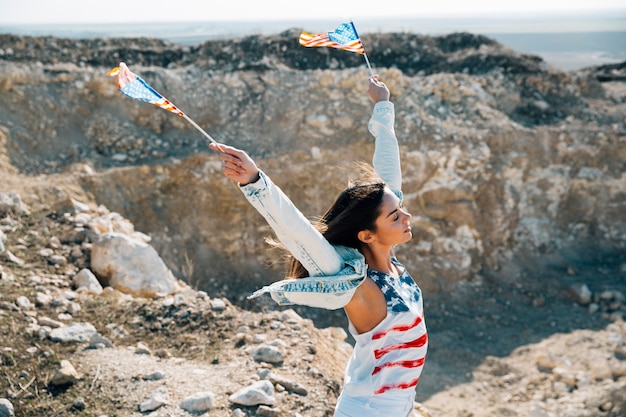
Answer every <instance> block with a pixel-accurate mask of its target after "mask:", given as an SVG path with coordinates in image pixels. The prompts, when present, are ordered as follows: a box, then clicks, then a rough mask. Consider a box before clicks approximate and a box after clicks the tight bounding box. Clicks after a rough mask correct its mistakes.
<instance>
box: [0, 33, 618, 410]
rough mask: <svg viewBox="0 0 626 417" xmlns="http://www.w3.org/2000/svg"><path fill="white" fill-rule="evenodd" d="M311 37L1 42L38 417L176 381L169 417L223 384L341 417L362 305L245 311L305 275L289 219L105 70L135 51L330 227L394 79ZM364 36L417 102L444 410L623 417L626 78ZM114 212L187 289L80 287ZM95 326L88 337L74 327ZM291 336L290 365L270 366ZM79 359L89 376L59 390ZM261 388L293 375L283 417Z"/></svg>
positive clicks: (23, 390)
mask: <svg viewBox="0 0 626 417" xmlns="http://www.w3.org/2000/svg"><path fill="white" fill-rule="evenodd" d="M297 33H298V31H296V30H294V31H289V32H285V33H282V34H280V35H276V36H271V37H254V36H253V37H246V38H242V39H237V40H230V41H217V42H207V43H205V44H202V45H199V46H196V47H179V46H177V45H174V44H168V43H165V42H161V41H155V40H149V39H96V40H80V41H76V40H66V39H56V38H28V37H20V36H12V35H0V66H1V70H0V74H1V75H0V92H2V94H0V102H1V106H0V125H1V126H0V175H1V176H2V181H0V193H3V194H2V195H3V199H6V201H8V203H6V207H8V208H5V209H3V211H2V222H1V230H2V232H3V233H2V234H0V241H1V242H2V247H1V248H0V249H1V250H2V258H1V260H0V266H2V269H1V270H0V271H1V272H2V280H1V281H0V284H1V285H2V288H3V290H2V292H1V295H0V297H1V300H2V307H1V310H0V313H1V314H2V315H1V317H2V318H3V320H2V328H1V332H2V333H1V335H2V336H1V337H2V341H1V343H0V345H1V347H2V349H3V350H2V352H3V353H2V354H3V356H2V362H1V363H0V390H1V391H0V398H3V397H4V398H5V399H6V401H10V402H11V403H12V404H14V405H15V408H16V410H15V414H16V415H33V416H34V415H70V414H72V415H73V414H75V413H78V412H82V413H87V414H86V415H110V416H112V415H131V413H140V411H137V410H139V409H140V405H141V404H143V402H145V401H148V399H149V398H150V396H151V395H152V394H154V393H155V392H157V388H158V386H160V385H163V386H165V387H166V391H167V395H165V394H163V390H160V391H159V392H158V393H157V394H155V397H157V398H156V399H154V401H156V402H158V401H160V400H163V399H164V398H165V397H167V398H169V399H167V400H166V401H165V402H166V403H167V405H160V406H159V407H157V408H156V409H157V411H156V413H158V414H156V415H178V414H176V413H186V412H187V411H184V409H183V408H181V407H180V403H181V402H182V401H183V400H185V399H186V398H187V397H188V396H190V395H193V394H197V393H201V392H204V389H198V390H196V389H195V388H196V387H198V386H202V381H210V384H208V385H210V387H207V391H211V392H212V395H213V397H214V398H213V400H210V399H206V398H205V400H206V401H207V402H211V401H212V402H213V405H212V408H211V410H212V411H210V414H211V415H224V416H227V415H244V414H245V415H251V416H252V415H297V414H296V413H298V414H299V415H303V416H309V415H310V416H317V415H320V416H322V415H329V414H328V413H329V410H330V409H332V404H333V403H334V398H335V397H336V395H337V392H338V389H339V386H340V384H341V372H340V370H341V369H342V368H343V364H344V363H345V358H346V357H347V355H348V354H349V343H346V340H344V339H345V333H344V332H343V331H342V330H341V327H345V318H344V317H343V315H342V312H341V311H338V312H324V311H318V310H313V311H311V310H309V309H303V308H294V311H289V312H286V311H285V309H276V307H275V306H273V305H272V304H271V303H269V302H268V300H266V299H264V300H256V301H254V302H251V301H248V300H246V299H245V296H246V295H247V294H249V292H250V291H252V290H253V289H255V288H257V287H258V286H259V285H261V284H263V283H267V282H270V281H272V280H275V279H276V278H277V277H279V276H280V273H281V266H280V265H278V264H277V263H276V262H275V261H274V260H273V259H272V258H271V256H272V254H271V253H268V251H267V247H266V245H265V243H264V238H265V237H266V236H269V235H270V231H269V229H268V228H267V226H266V225H265V224H264V223H263V222H262V221H261V218H260V217H259V216H258V215H257V214H256V213H255V212H254V211H253V210H252V209H251V208H250V207H249V206H247V204H246V203H245V201H243V199H242V198H241V195H240V193H239V191H238V190H236V188H235V187H233V185H232V184H231V183H229V182H228V181H226V180H225V179H223V178H222V176H221V174H220V172H219V163H218V161H217V158H216V156H215V155H212V154H211V153H210V152H209V151H208V149H207V146H206V145H207V144H206V141H205V140H204V139H203V137H202V136H201V135H199V133H198V132H197V131H196V130H195V129H194V128H193V127H191V126H190V125H189V124H187V122H185V121H184V120H183V119H182V118H178V117H176V116H174V115H173V114H171V113H167V112H165V111H163V110H160V109H157V108H155V107H153V106H150V105H148V104H145V103H139V102H135V101H133V100H130V99H128V98H126V97H124V96H122V95H121V94H120V93H119V92H117V90H116V83H115V80H114V79H110V78H107V77H106V76H105V75H104V74H105V73H106V71H107V70H109V69H110V68H112V67H114V66H116V65H117V64H118V62H119V61H124V62H126V63H127V64H128V65H129V66H130V68H131V70H133V71H134V72H136V73H138V74H140V75H141V76H142V77H143V78H145V79H146V80H147V81H148V82H149V83H150V84H151V85H152V86H153V87H155V88H156V89H157V90H158V91H160V92H161V93H163V94H164V95H165V96H167V97H168V98H169V99H171V100H172V101H173V102H174V103H175V104H176V105H177V106H178V107H180V108H181V109H182V110H183V111H185V112H186V113H187V114H188V115H189V116H190V117H191V118H193V119H194V120H195V121H196V122H197V123H198V124H199V125H201V126H202V127H203V128H204V129H205V130H207V131H208V132H209V133H211V135H212V136H214V137H215V138H216V139H218V140H220V141H224V142H225V143H228V144H233V145H235V146H239V147H243V148H245V149H246V150H248V152H249V153H250V154H252V155H253V156H254V157H255V158H256V160H257V162H258V163H259V165H260V166H261V167H262V168H263V169H264V170H265V171H266V172H267V173H268V174H269V175H270V176H272V177H273V178H274V179H275V181H276V182H277V183H278V184H279V185H280V186H281V187H282V188H283V189H284V190H285V191H286V192H287V194H288V195H290V196H291V197H292V199H293V200H294V201H295V202H296V204H297V205H298V206H299V207H301V208H302V210H303V211H304V212H305V214H306V215H308V216H310V217H311V218H314V217H315V216H317V215H319V214H320V213H321V212H322V211H323V210H324V208H325V207H326V206H327V205H328V204H329V202H330V199H332V197H330V196H332V195H334V194H335V192H336V190H337V189H338V188H339V187H342V186H343V185H344V184H345V182H346V177H347V176H348V175H350V174H352V173H353V171H352V169H353V165H352V164H351V161H353V160H366V161H367V160H369V158H370V156H371V151H372V140H371V137H370V135H369V133H368V132H367V130H366V123H367V119H368V117H369V112H370V110H371V103H370V102H369V101H368V98H367V96H366V86H367V77H368V76H369V72H368V71H367V68H366V67H365V66H364V64H363V61H362V57H359V56H357V55H354V54H350V53H346V52H344V51H338V50H332V49H323V48H317V49H308V48H301V47H299V46H298V45H297V42H295V41H294V39H297ZM363 41H364V43H365V45H366V48H367V50H368V57H369V59H370V61H371V62H372V65H373V66H374V69H375V71H376V72H377V73H379V74H380V75H381V78H382V80H383V81H385V82H386V83H387V85H388V86H389V87H390V89H391V92H392V100H393V101H394V102H395V104H396V119H397V122H396V132H397V135H398V137H399V140H400V143H401V147H402V163H403V171H404V175H405V183H404V191H405V196H406V204H407V206H408V208H409V210H410V211H411V212H412V213H413V214H414V217H413V219H414V224H413V228H414V230H416V233H415V238H414V240H413V241H412V242H411V243H409V244H407V245H404V246H403V247H402V248H400V253H399V256H400V257H401V258H402V259H403V261H405V263H406V265H407V267H408V268H409V270H411V272H412V274H413V276H414V277H415V278H416V280H417V281H418V282H419V284H420V285H421V286H422V288H423V289H424V292H425V298H426V300H425V302H426V311H427V323H428V325H429V330H430V335H431V337H430V339H431V350H430V352H429V364H428V365H427V367H426V369H425V371H424V374H423V378H422V381H420V385H419V389H418V397H417V400H418V401H420V402H421V403H422V404H423V405H424V407H426V408H427V409H429V410H430V414H431V415H433V416H436V415H440V416H449V415H458V416H470V415H474V416H502V415H532V416H538V417H542V416H561V415H567V416H572V417H577V416H619V415H624V414H623V413H624V409H625V408H624V407H626V406H625V402H626V400H625V399H624V397H623V392H624V383H625V380H624V370H623V367H624V356H625V355H624V351H623V349H624V338H625V337H626V331H625V330H624V325H623V320H622V318H623V315H624V310H625V309H624V294H626V259H625V256H624V253H625V250H624V249H625V246H626V215H625V213H626V210H625V205H626V198H624V197H625V191H624V190H626V184H625V182H626V177H625V176H624V172H625V171H626V170H625V168H626V167H625V165H626V154H625V153H624V152H625V149H626V146H625V144H626V126H625V124H624V120H625V119H626V118H625V115H626V86H625V85H624V84H623V77H624V65H613V66H606V67H601V68H590V69H587V70H584V71H578V72H563V71H559V70H557V69H554V68H550V67H548V66H547V65H546V64H545V63H544V62H543V61H541V59H540V58H538V57H534V56H527V55H522V54H518V53H516V52H515V51H511V50H508V49H507V48H505V47H503V46H502V45H499V44H497V43H496V42H494V41H493V40H491V39H489V38H486V37H482V36H476V35H470V34H451V35H448V36H442V37H435V38H430V37H423V36H418V35H409V34H384V35H382V34H376V35H371V36H365V35H364V37H363ZM3 201H4V200H3ZM16 201H17V202H19V203H16ZM77 204H78V207H81V209H80V210H77V208H76V207H77ZM16 207H17V208H16ZM82 210H84V211H85V213H87V214H85V213H81V211H82ZM102 215H109V216H112V215H114V216H120V217H123V218H126V219H128V220H129V224H132V225H133V226H132V228H133V229H136V230H137V231H140V232H141V233H143V234H145V236H147V237H148V238H149V239H148V240H149V242H150V245H151V246H152V247H154V248H155V249H156V252H157V253H158V254H159V256H160V258H162V259H163V261H164V262H165V264H166V265H167V267H168V268H169V269H170V270H171V272H172V273H173V275H174V276H175V277H176V279H178V280H180V281H181V288H183V289H182V290H181V291H180V292H177V293H176V294H178V295H175V294H172V295H169V296H166V297H161V296H159V297H156V298H155V294H154V293H150V294H148V293H144V294H141V293H133V294H134V296H131V295H128V294H126V295H124V293H123V292H120V290H124V288H117V289H114V286H106V283H105V282H103V281H105V280H104V279H103V276H98V275H97V274H94V275H95V276H96V278H97V279H99V280H100V283H101V284H102V283H104V284H105V288H104V290H103V293H102V294H104V295H102V294H100V295H93V294H90V292H89V291H84V290H79V288H78V287H77V281H76V276H77V275H78V274H79V272H80V271H82V270H85V269H86V270H91V269H94V268H93V265H92V264H91V261H92V259H91V255H92V253H91V251H92V248H93V246H92V245H93V243H94V242H93V241H92V238H93V236H92V235H90V233H87V232H85V230H86V229H85V227H86V226H85V225H86V223H85V216H89V217H97V216H102ZM81 228H82V229H81ZM81 230H82V231H81ZM107 288H108V289H107ZM198 291H199V292H198ZM107 295H108V296H107ZM139 295H143V297H140V296H139ZM23 297H25V298H23ZM146 297H147V298H146ZM129 311H130V312H132V313H131V314H129V313H128V312H129ZM303 317H304V318H303ZM5 319H6V320H5ZM309 319H312V320H313V321H312V322H310V321H307V320H309ZM71 323H79V324H82V325H85V324H89V325H90V326H92V328H93V331H92V333H91V334H90V336H89V341H85V342H81V341H78V342H71V341H70V342H64V341H59V340H58V339H56V337H51V336H50V334H51V331H52V329H53V328H56V327H58V328H65V327H68V326H69V325H70V324H71ZM313 324H315V326H314V325H313ZM326 326H333V327H331V328H330V330H324V331H322V330H319V329H318V328H322V327H326ZM316 327H318V328H316ZM42 328H43V330H42ZM87 328H88V330H89V329H91V327H89V326H87ZM93 332H95V333H96V334H97V335H98V337H99V338H96V342H93V341H92V340H91V337H92V336H93ZM329 332H330V333H331V334H332V335H333V336H331V335H329ZM268 339H269V340H270V341H272V342H271V343H267V344H268V345H270V346H274V348H276V349H277V350H279V351H280V352H279V353H281V354H283V355H285V354H287V356H286V357H284V360H283V361H282V362H276V363H274V364H272V363H271V362H269V363H268V362H267V358H265V359H262V360H260V361H259V360H258V358H255V357H254V355H252V354H251V352H253V351H255V349H256V348H258V347H259V345H262V346H264V345H266V343H265V342H266V341H267V340H268ZM98 340H99V342H98ZM303 340H306V341H308V342H302V341H303ZM320 341H324V342H320ZM333 341H334V342H333ZM326 342H328V343H330V342H332V343H336V345H327V344H325V343H326ZM347 342H350V340H347ZM320 343H321V344H320ZM86 347H99V348H102V349H88V350H84V348H86ZM270 351H271V349H270ZM94 352H95V353H94ZM129 352H130V354H129ZM159 352H160V353H159ZM331 352H332V353H335V354H336V355H335V356H333V355H332V354H331ZM592 352H593V353H592ZM92 353H93V355H92ZM140 353H144V355H140ZM337 353H339V354H337ZM138 358H141V359H138ZM224 358H227V359H224ZM302 358H307V359H306V360H305V361H304V362H306V363H307V365H303V363H302V360H301V359H302ZM144 359H145V360H146V362H144ZM64 360H67V361H69V362H70V363H73V365H74V368H75V369H74V370H75V371H76V374H77V375H74V376H72V375H73V373H72V371H71V368H70V369H69V378H70V380H71V383H70V384H67V383H61V384H54V383H53V381H54V380H55V379H54V377H55V375H56V373H57V371H58V370H59V368H60V365H61V364H62V363H63V364H65V363H64V362H63V361H64ZM186 361H188V367H187V365H182V364H183V363H186ZM227 364H230V366H231V368H228V366H227ZM233 364H234V365H233ZM528 364H531V366H528ZM209 365H210V366H209ZM137 366H138V367H137ZM177 367H178V368H177ZM232 368H235V369H237V371H240V372H235V371H234V370H233V369H232ZM177 369H184V371H182V372H184V373H186V374H192V375H196V374H197V375H199V376H198V377H197V378H198V379H197V380H196V379H194V380H193V381H194V382H191V383H190V385H187V386H185V383H184V381H182V380H180V379H179V378H180V373H179V372H178V371H177ZM193 369H196V370H197V373H196V374H194V372H193V371H192V370H193ZM66 370H67V369H66ZM156 371H162V373H161V374H159V375H161V376H160V377H154V375H152V374H153V373H154V372H156ZM270 371H272V372H270ZM269 373H273V375H272V378H274V379H272V378H269V377H268V375H269ZM105 375H106V376H105ZM148 375H152V376H151V378H155V379H150V378H148V379H146V378H145V377H146V376H148ZM211 375H214V377H211ZM276 375H278V376H276ZM72 378H75V379H72ZM193 378H195V377H193ZM276 378H278V379H276ZM281 378H283V379H281ZM284 378H286V379H287V380H286V381H285V380H284ZM255 380H260V381H261V380H269V381H270V382H271V384H270V385H271V386H272V388H271V390H272V392H273V394H272V396H273V398H274V400H275V402H274V403H273V404H268V405H264V407H267V408H269V410H267V409H265V408H262V407H260V406H259V404H254V405H240V404H237V403H233V402H231V401H230V400H229V398H230V396H231V395H232V394H234V393H235V392H237V391H238V390H239V389H241V388H244V387H248V386H250V385H251V382H252V381H255ZM150 381H152V382H150ZM154 381H160V382H154ZM196 381H197V383H196ZM225 381H228V383H226V382H225ZM281 381H282V382H281ZM57 382H58V380H57ZM299 385H302V386H305V387H306V388H305V389H306V391H307V392H308V393H309V395H306V396H305V395H303V394H302V393H300V394H298V392H297V391H298V390H299V388H298V386H299ZM290 387H291V388H290ZM264 389H266V391H264V392H266V393H267V391H270V388H269V387H268V386H267V384H265V388H264ZM277 392H278V393H277ZM504 393H506V395H505V394H504ZM209 397H210V396H209ZM203 398H204V397H203ZM81 401H82V402H81ZM2 406H3V402H2V400H0V415H2V408H1V407H2ZM272 408H274V410H273V411H272ZM181 410H182V411H181ZM237 410H239V411H237ZM144 411H145V412H147V410H144ZM165 413H169V414H165ZM272 413H274V414H272ZM290 413H291V414H290ZM516 413H518V414H516ZM8 415H10V414H8ZM181 415H185V414H181Z"/></svg>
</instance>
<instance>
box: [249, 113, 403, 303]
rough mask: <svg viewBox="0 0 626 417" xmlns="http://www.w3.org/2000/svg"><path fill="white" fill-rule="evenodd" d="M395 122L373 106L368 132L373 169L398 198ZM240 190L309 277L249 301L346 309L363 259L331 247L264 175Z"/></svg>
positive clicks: (283, 283)
mask: <svg viewBox="0 0 626 417" xmlns="http://www.w3.org/2000/svg"><path fill="white" fill-rule="evenodd" d="M393 121H394V108H393V103H391V102H389V101H385V102H379V103H377V104H376V105H375V106H374V112H373V114H372V117H371V119H370V122H369V124H368V129H369V131H370V132H371V133H372V135H374V137H375V138H376V142H375V151H374V160H373V164H374V168H375V169H376V170H377V172H378V173H379V175H381V177H382V178H383V180H384V181H385V182H386V183H387V185H389V187H390V188H391V189H392V190H393V191H394V192H395V193H396V194H398V195H399V196H400V197H401V195H402V193H401V191H400V186H401V183H402V177H401V172H400V157H399V151H398V143H397V140H396V137H395V133H394V128H393ZM240 189H241V191H242V192H243V194H244V195H245V197H246V198H247V199H248V201H249V202H250V204H252V206H253V207H254V208H256V209H257V211H258V212H259V213H260V214H261V215H262V216H263V217H264V218H265V220H266V221H267V222H268V224H269V225H270V226H271V227H272V229H273V230H274V233H276V237H277V238H278V239H279V240H280V241H281V243H282V244H283V245H285V247H286V248H287V249H288V250H289V251H290V253H291V254H292V255H293V256H294V257H295V258H296V259H298V260H299V261H300V262H301V263H302V265H303V266H304V267H305V268H306V270H307V271H308V272H309V277H307V278H299V279H285V280H282V281H278V282H275V283H273V284H271V285H268V286H265V287H263V288H261V289H259V290H258V291H255V292H254V293H253V294H252V295H250V296H249V297H248V298H254V297H258V296H259V295H261V294H264V293H269V294H270V295H271V296H272V298H273V299H274V300H275V301H276V302H277V303H279V304H280V305H290V304H300V305H306V306H311V307H320V308H325V309H330V310H334V309H338V308H342V307H344V306H345V305H346V304H347V303H348V302H349V301H350V300H351V299H352V296H353V295H354V292H355V291H356V289H357V288H358V286H359V285H361V284H362V283H363V282H364V280H365V278H366V276H367V265H366V264H365V258H364V257H363V255H362V254H361V253H360V252H359V251H357V250H356V249H352V248H347V247H344V246H333V245H331V244H330V243H329V242H328V241H327V240H326V239H325V238H324V236H322V234H321V233H320V232H319V231H318V230H317V229H316V228H315V227H314V226H313V225H312V224H311V222H310V221H309V220H308V219H307V218H306V217H305V216H304V215H303V214H302V213H301V212H300V211H299V210H298V209H297V208H296V207H295V205H294V204H293V203H292V202H291V200H289V198H288V197H287V196H286V195H285V194H284V193H283V192H282V190H281V189H280V188H279V187H278V186H276V185H275V184H274V183H273V182H272V180H271V179H270V178H269V177H268V176H267V175H266V174H265V173H264V172H262V171H261V172H260V173H259V180H258V181H256V182H254V183H251V184H247V185H244V186H241V187H240Z"/></svg>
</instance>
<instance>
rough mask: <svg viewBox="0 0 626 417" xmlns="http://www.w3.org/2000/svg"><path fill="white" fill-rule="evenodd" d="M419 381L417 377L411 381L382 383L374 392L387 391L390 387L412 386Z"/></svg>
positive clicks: (402, 387) (403, 387)
mask: <svg viewBox="0 0 626 417" xmlns="http://www.w3.org/2000/svg"><path fill="white" fill-rule="evenodd" d="M418 381H419V378H415V379H414V380H413V381H410V382H405V383H402V382H399V383H397V384H388V385H383V386H382V387H380V388H378V389H377V390H376V391H375V392H374V394H382V393H384V392H387V391H389V390H391V389H407V388H412V387H414V386H416V385H417V382H418Z"/></svg>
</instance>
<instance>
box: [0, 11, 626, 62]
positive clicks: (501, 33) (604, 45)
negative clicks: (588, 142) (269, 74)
mask: <svg viewBox="0 0 626 417" xmlns="http://www.w3.org/2000/svg"><path fill="white" fill-rule="evenodd" d="M348 21H349V20H348ZM339 23H340V21H337V20H336V19H323V20H320V19H307V20H288V21H286V20H276V21H263V22H248V21H232V22H217V21H205V22H198V21H194V22H167V23H150V22H142V23H109V24H107V23H98V24H54V23H52V24H23V25H3V24H0V33H5V34H13V35H26V36H53V37H58V38H70V39H93V38H156V39H164V40H167V41H170V42H173V43H177V44H180V45H183V46H192V45H199V44H201V43H203V42H206V41H211V40H226V39H235V38H241V37H244V36H252V35H261V36H270V35H276V34H279V33H282V32H284V31H286V30H290V29H300V30H304V31H308V32H315V33H322V32H325V31H329V30H333V29H334V28H335V27H336V26H337V25H338V24H339ZM355 25H356V27H357V30H358V31H359V34H360V35H364V34H370V35H371V34H377V33H391V32H394V33H415V34H419V35H426V36H441V35H446V34H450V33H458V32H468V33H473V34H476V35H484V36H488V37H491V38H493V39H495V40H496V41H498V42H500V43H501V44H503V45H505V46H507V47H509V48H511V49H513V50H515V51H518V52H522V53H530V54H534V55H538V56H541V57H542V58H543V59H544V60H545V61H546V62H548V63H549V64H551V65H554V66H557V67H559V68H562V69H566V70H572V69H580V68H584V67H587V66H597V65H603V64H611V63H617V62H623V61H625V60H626V9H625V10H624V13H623V14H611V15H607V14H604V13H595V14H584V15H581V14H579V13H578V14H577V13H574V14H572V13H569V14H565V15H554V14H546V15H544V16H541V17H537V16H534V17H530V16H529V17H522V16H509V17H508V18H504V17H499V18H494V17H489V18H482V19H473V18H468V17H464V18H450V17H446V18H441V19H434V18H410V17H405V18H401V19H363V20H358V21H355ZM366 48H367V45H366Z"/></svg>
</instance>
